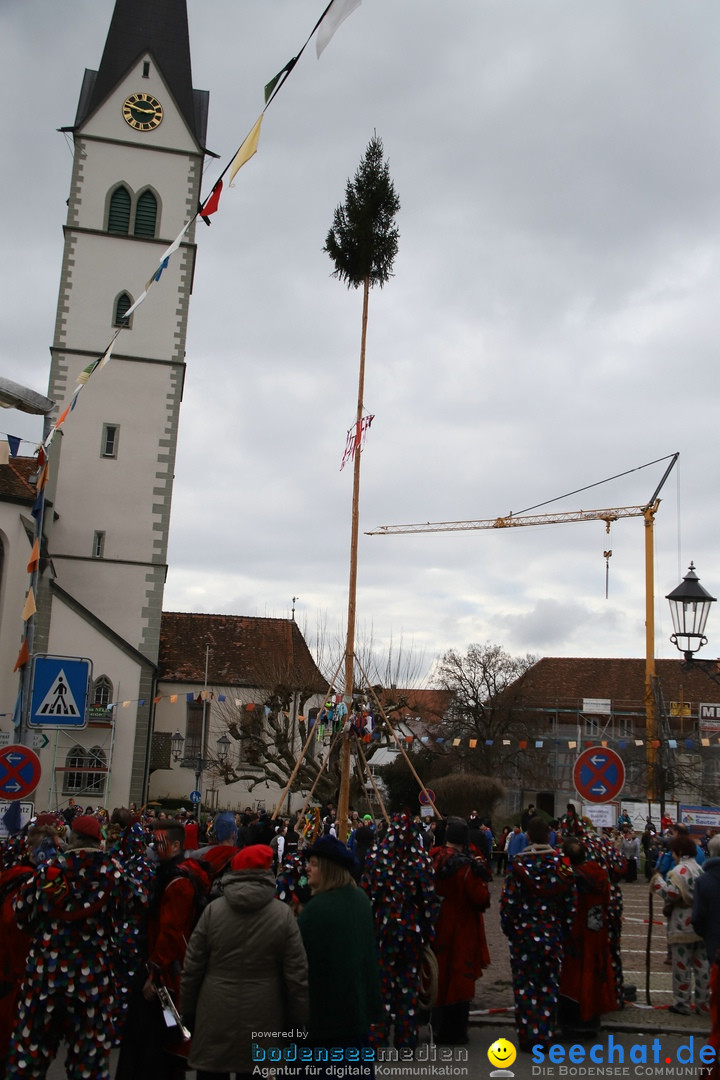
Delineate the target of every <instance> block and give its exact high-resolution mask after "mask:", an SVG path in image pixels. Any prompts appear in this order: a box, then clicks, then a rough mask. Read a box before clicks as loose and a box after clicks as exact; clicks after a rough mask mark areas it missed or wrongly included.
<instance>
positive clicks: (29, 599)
mask: <svg viewBox="0 0 720 1080" xmlns="http://www.w3.org/2000/svg"><path fill="white" fill-rule="evenodd" d="M36 611H37V608H36V606H35V593H34V592H33V591H32V586H31V587H30V590H29V591H28V594H27V596H26V597H25V607H24V608H23V610H22V617H23V622H27V621H28V619H31V618H32V617H33V615H34V614H35V612H36Z"/></svg>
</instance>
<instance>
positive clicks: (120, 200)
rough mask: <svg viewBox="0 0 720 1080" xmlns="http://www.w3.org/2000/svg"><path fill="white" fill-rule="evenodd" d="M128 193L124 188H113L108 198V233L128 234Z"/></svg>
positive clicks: (129, 200)
mask: <svg viewBox="0 0 720 1080" xmlns="http://www.w3.org/2000/svg"><path fill="white" fill-rule="evenodd" d="M130 202H131V199H130V192H129V191H128V189H127V188H126V187H119V188H115V190H114V191H113V193H112V195H111V197H110V213H109V214H108V232H111V233H123V234H124V235H127V234H128V233H129V232H130Z"/></svg>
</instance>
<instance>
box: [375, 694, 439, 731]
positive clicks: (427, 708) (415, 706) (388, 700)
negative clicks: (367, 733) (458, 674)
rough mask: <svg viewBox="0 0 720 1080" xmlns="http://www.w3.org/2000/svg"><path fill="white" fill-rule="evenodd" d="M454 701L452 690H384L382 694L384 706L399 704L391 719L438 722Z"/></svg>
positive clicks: (381, 699) (381, 700)
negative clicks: (417, 719)
mask: <svg viewBox="0 0 720 1080" xmlns="http://www.w3.org/2000/svg"><path fill="white" fill-rule="evenodd" d="M451 701H452V693H451V691H450V690H384V691H383V692H382V694H381V695H380V702H381V704H382V705H383V707H386V706H388V705H397V706H399V707H398V708H397V709H393V710H392V713H391V719H393V718H396V717H398V716H399V717H400V718H401V719H403V720H413V719H415V718H419V719H421V720H423V721H424V722H425V723H426V724H433V723H434V724H438V723H440V721H441V720H442V719H443V717H444V716H445V714H446V713H447V711H448V709H449V708H450V703H451Z"/></svg>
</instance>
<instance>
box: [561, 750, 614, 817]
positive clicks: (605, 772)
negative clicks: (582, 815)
mask: <svg viewBox="0 0 720 1080" xmlns="http://www.w3.org/2000/svg"><path fill="white" fill-rule="evenodd" d="M573 780H574V781H575V788H576V789H577V791H578V794H580V795H582V797H583V799H585V801H586V802H592V803H604V802H610V800H611V799H614V798H615V797H616V796H617V795H619V794H620V791H621V790H622V787H623V784H624V783H625V766H624V765H623V760H622V758H621V757H620V755H619V754H617V753H616V752H615V751H614V750H609V749H608V748H607V747H606V746H590V747H588V749H587V750H583V752H582V754H580V756H579V757H578V759H577V761H576V762H575V767H574V769H573Z"/></svg>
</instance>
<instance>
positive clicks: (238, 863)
mask: <svg viewBox="0 0 720 1080" xmlns="http://www.w3.org/2000/svg"><path fill="white" fill-rule="evenodd" d="M274 858H275V853H274V852H273V849H272V848H271V847H268V845H267V844H250V846H249V847H244V848H241V849H240V851H238V853H237V855H233V859H232V862H231V863H230V869H231V870H269V869H270V867H271V866H272V864H273V859H274Z"/></svg>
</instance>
